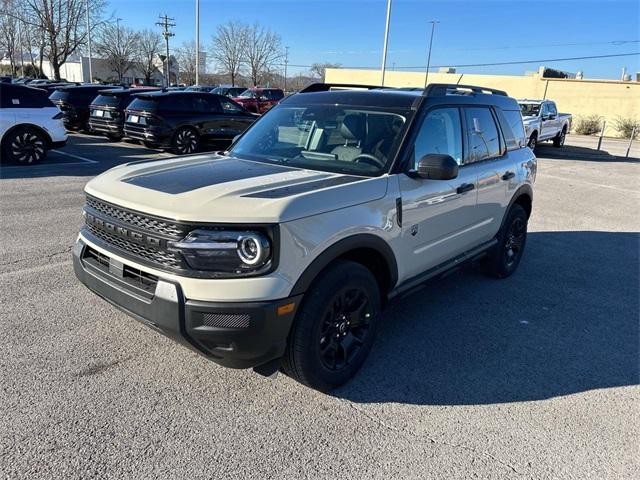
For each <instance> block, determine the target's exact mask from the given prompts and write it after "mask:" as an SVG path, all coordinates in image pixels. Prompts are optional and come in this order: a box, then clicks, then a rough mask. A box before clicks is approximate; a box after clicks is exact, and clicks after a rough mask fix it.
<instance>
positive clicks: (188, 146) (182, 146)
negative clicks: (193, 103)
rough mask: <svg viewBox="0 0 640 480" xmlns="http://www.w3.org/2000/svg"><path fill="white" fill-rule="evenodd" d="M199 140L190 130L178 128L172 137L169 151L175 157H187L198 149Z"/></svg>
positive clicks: (195, 133) (194, 132)
mask: <svg viewBox="0 0 640 480" xmlns="http://www.w3.org/2000/svg"><path fill="white" fill-rule="evenodd" d="M199 143H200V138H199V137H198V134H197V132H196V131H195V130H193V129H192V128H180V129H178V131H177V132H176V133H175V135H174V136H173V141H172V142H171V151H172V152H173V153H175V154H176V155H187V154H189V153H193V152H195V151H196V150H197V149H198V144H199Z"/></svg>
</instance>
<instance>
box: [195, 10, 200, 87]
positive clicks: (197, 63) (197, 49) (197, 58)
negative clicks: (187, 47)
mask: <svg viewBox="0 0 640 480" xmlns="http://www.w3.org/2000/svg"><path fill="white" fill-rule="evenodd" d="M199 80H200V0H196V85H199V84H200V82H199Z"/></svg>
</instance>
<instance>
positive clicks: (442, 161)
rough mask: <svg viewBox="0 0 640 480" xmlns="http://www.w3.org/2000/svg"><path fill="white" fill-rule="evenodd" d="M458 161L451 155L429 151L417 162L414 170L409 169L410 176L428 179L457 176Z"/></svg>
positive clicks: (445, 178)
mask: <svg viewBox="0 0 640 480" xmlns="http://www.w3.org/2000/svg"><path fill="white" fill-rule="evenodd" d="M458 168H459V167H458V162H456V161H455V160H454V158H453V157H452V156H451V155H442V154H439V153H429V154H427V155H425V156H424V157H422V158H421V159H420V161H419V162H418V168H417V169H416V170H410V171H409V176H410V177H414V178H415V177H419V178H424V179H429V180H451V179H453V178H456V177H457V176H458Z"/></svg>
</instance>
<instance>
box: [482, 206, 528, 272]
mask: <svg viewBox="0 0 640 480" xmlns="http://www.w3.org/2000/svg"><path fill="white" fill-rule="evenodd" d="M497 239H498V244H497V245H496V246H495V247H494V248H493V249H492V250H491V251H490V252H489V255H488V256H487V258H485V260H484V265H483V266H484V270H485V272H486V273H487V274H488V275H490V276H492V277H496V278H507V277H508V276H510V275H511V274H512V273H513V272H515V271H516V269H517V268H518V265H519V264H520V260H521V259H522V254H523V253H524V247H525V245H526V243H527V212H525V210H524V208H522V206H521V205H518V204H515V205H513V206H512V207H511V209H510V210H509V213H508V214H507V218H506V220H505V222H504V225H503V226H502V228H501V229H500V232H498V237H497Z"/></svg>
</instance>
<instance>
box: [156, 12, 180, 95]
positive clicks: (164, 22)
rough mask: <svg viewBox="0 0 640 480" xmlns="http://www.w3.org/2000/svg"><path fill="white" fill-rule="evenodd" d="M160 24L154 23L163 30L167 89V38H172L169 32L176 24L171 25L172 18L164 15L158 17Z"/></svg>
mask: <svg viewBox="0 0 640 480" xmlns="http://www.w3.org/2000/svg"><path fill="white" fill-rule="evenodd" d="M160 20H161V21H160V22H156V25H159V26H161V27H162V28H163V31H162V36H163V37H164V41H165V45H166V47H167V57H166V59H165V62H166V63H167V69H166V72H167V76H166V78H165V84H166V85H165V86H166V87H168V86H169V85H170V78H169V37H173V36H174V34H173V33H171V31H170V30H169V28H170V27H175V26H176V24H175V23H171V22H173V21H174V19H173V18H169V17H168V16H167V15H166V14H165V15H161V16H160Z"/></svg>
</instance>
